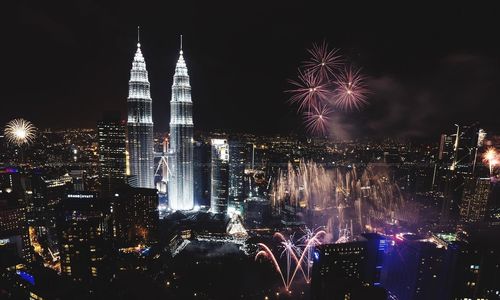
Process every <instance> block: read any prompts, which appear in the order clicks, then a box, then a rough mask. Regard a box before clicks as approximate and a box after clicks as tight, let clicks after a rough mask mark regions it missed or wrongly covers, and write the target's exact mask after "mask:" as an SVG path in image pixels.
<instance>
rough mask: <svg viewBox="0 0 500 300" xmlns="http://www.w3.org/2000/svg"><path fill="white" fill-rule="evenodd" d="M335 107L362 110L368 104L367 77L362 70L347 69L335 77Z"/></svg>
mask: <svg viewBox="0 0 500 300" xmlns="http://www.w3.org/2000/svg"><path fill="white" fill-rule="evenodd" d="M335 79H336V80H335V83H336V85H337V88H336V90H335V98H334V103H333V104H334V105H335V106H336V107H338V108H340V109H342V110H353V109H358V110H359V109H360V108H361V106H363V105H365V104H366V103H368V102H367V101H366V97H367V94H368V89H367V88H366V85H365V76H363V75H362V74H361V72H360V69H354V68H353V67H348V68H346V69H345V70H344V71H343V72H341V73H339V74H337V75H335Z"/></svg>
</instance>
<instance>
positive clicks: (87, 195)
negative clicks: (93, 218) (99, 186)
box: [67, 194, 94, 199]
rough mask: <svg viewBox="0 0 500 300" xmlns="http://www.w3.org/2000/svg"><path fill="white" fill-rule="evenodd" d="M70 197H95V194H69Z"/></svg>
mask: <svg viewBox="0 0 500 300" xmlns="http://www.w3.org/2000/svg"><path fill="white" fill-rule="evenodd" d="M67 197H68V198H71V199H93V198H94V195H93V194H68V196H67Z"/></svg>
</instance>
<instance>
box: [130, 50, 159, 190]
mask: <svg viewBox="0 0 500 300" xmlns="http://www.w3.org/2000/svg"><path fill="white" fill-rule="evenodd" d="M127 107H128V119H127V137H128V152H129V165H130V175H132V176H133V177H132V180H131V182H130V183H131V185H132V186H135V187H142V188H153V187H154V158H153V117H152V101H151V95H150V87H149V81H148V71H147V70H146V62H145V61H144V57H143V56H142V52H141V44H140V43H139V41H138V42H137V51H136V52H135V56H134V61H133V62H132V70H130V81H129V94H128V99H127Z"/></svg>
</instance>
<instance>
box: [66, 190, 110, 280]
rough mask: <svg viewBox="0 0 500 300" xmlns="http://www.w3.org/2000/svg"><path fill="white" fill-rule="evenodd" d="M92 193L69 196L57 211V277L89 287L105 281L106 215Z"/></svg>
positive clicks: (102, 206) (103, 208) (96, 197)
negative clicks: (59, 270) (58, 248)
mask: <svg viewBox="0 0 500 300" xmlns="http://www.w3.org/2000/svg"><path fill="white" fill-rule="evenodd" d="M102 200H103V199H99V198H98V195H97V194H96V193H89V192H71V193H69V194H67V195H66V199H64V200H63V201H62V203H61V204H60V207H59V211H58V218H57V229H58V231H59V242H60V255H61V273H62V274H63V275H65V276H68V277H70V278H72V279H73V280H75V281H81V282H87V283H90V282H92V281H94V280H95V279H96V278H103V277H106V275H107V274H109V273H108V272H107V263H106V249H108V248H109V246H108V245H106V236H107V234H108V226H107V223H108V218H109V214H108V212H107V209H106V208H105V207H104V202H103V201H102Z"/></svg>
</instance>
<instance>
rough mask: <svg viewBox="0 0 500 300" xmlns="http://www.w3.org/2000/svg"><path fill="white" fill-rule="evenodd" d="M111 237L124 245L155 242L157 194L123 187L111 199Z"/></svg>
mask: <svg viewBox="0 0 500 300" xmlns="http://www.w3.org/2000/svg"><path fill="white" fill-rule="evenodd" d="M111 207H112V218H113V221H112V223H113V225H112V230H111V231H112V235H113V238H114V239H115V241H117V242H118V243H119V244H124V245H137V244H138V243H147V242H152V241H155V239H156V237H157V234H156V233H157V229H158V218H159V215H158V194H157V192H156V190H154V189H144V188H132V187H129V186H124V187H123V188H121V189H119V190H117V192H116V193H115V194H114V196H113V197H112V199H111Z"/></svg>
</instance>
